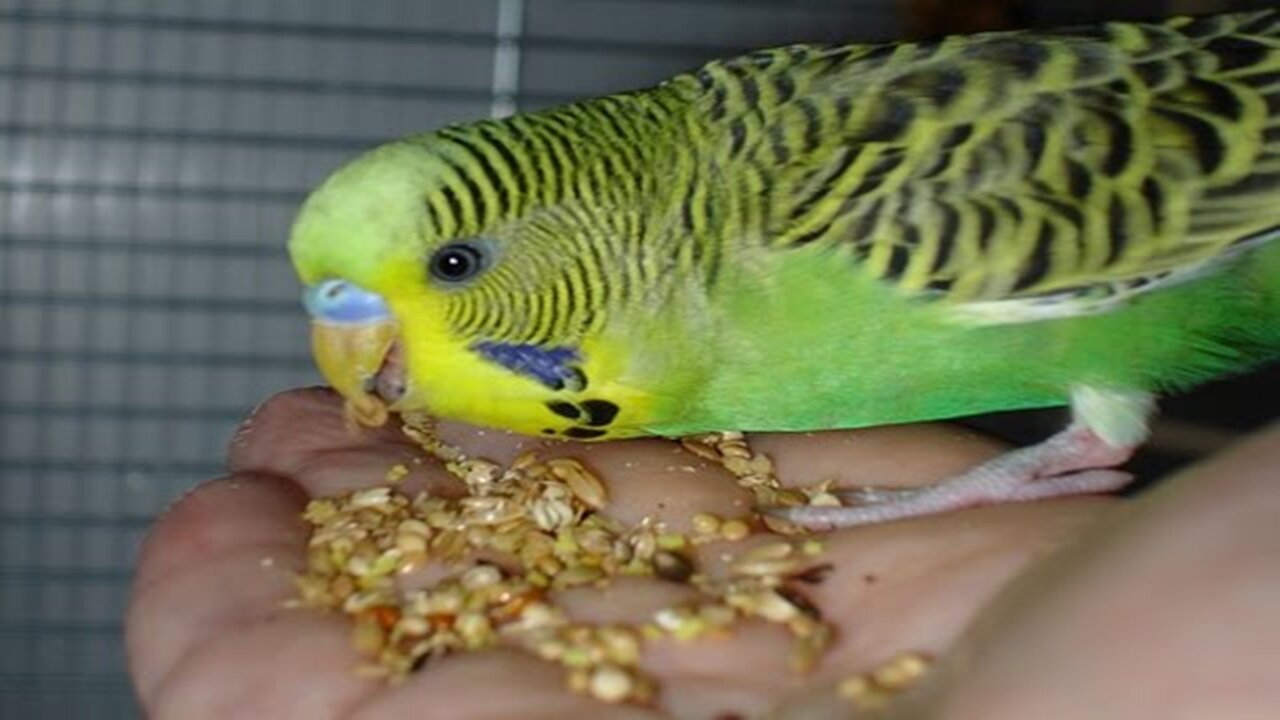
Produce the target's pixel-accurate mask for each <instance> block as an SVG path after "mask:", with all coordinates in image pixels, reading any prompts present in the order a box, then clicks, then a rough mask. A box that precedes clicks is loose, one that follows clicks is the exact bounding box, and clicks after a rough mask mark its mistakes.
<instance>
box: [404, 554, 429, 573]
mask: <svg viewBox="0 0 1280 720" xmlns="http://www.w3.org/2000/svg"><path fill="white" fill-rule="evenodd" d="M428 559H429V556H428V555H427V554H426V553H425V552H420V553H413V552H409V553H405V554H404V555H403V556H402V557H401V558H400V567H399V568H397V570H396V571H397V572H399V573H401V574H408V573H412V572H417V571H418V570H421V569H422V567H423V566H424V565H426V564H427V560H428Z"/></svg>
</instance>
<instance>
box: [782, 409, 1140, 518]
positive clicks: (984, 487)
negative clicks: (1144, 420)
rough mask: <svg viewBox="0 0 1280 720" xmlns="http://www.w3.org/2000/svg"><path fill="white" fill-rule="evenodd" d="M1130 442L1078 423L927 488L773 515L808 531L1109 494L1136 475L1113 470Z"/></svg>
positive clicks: (847, 494)
mask: <svg viewBox="0 0 1280 720" xmlns="http://www.w3.org/2000/svg"><path fill="white" fill-rule="evenodd" d="M1133 450H1134V448H1133V447H1132V446H1126V447H1114V446H1111V445H1108V444H1107V443H1106V442H1104V441H1103V440H1102V439H1101V438H1099V437H1098V436H1097V435H1095V434H1094V433H1093V432H1092V431H1090V430H1089V429H1088V428H1086V427H1083V426H1080V425H1073V426H1071V427H1069V428H1067V429H1066V430H1063V431H1062V432H1060V433H1058V434H1057V435H1054V436H1053V437H1051V438H1049V439H1048V440H1045V441H1044V442H1042V443H1040V444H1038V445H1032V446H1031V447H1026V448H1021V449H1019V450H1013V451H1011V452H1008V453H1005V454H1004V455H1001V456H999V457H996V458H993V459H991V460H989V461H987V462H985V463H983V464H981V465H979V466H977V467H975V468H973V469H972V470H969V471H968V472H965V473H963V474H961V475H957V476H955V477H952V478H949V479H947V480H944V481H943V482H940V483H938V484H936V485H929V486H926V487H921V488H879V487H870V488H868V487H863V488H855V489H852V490H845V491H840V492H838V493H837V496H838V497H840V499H841V500H842V501H844V502H846V503H850V504H848V505H845V506H842V507H819V506H809V507H786V508H771V509H770V510H768V512H769V513H770V514H772V515H775V516H777V517H780V518H782V519H785V520H788V521H790V522H792V523H795V524H797V525H800V526H802V527H805V528H808V529H810V530H827V529H832V528H840V527H852V526H855V525H869V524H871V523H879V522H887V521H889V520H901V519H903V518H910V517H919V516H922V515H934V514H937V513H943V512H948V511H950V510H959V509H961V508H967V507H974V506H977V505H999V504H1002V503H1010V502H1028V501H1031V500H1046V499H1049V498H1055V497H1064V496H1067V495H1081V494H1086V493H1102V492H1110V491H1113V490H1117V489H1119V488H1122V487H1124V486H1125V485H1127V484H1128V483H1129V482H1130V481H1132V480H1133V476H1131V475H1129V474H1128V473H1125V472H1121V471H1119V470H1114V469H1111V468H1113V467H1115V466H1116V465H1120V464H1121V463H1123V462H1125V461H1126V460H1128V459H1129V457H1130V456H1132V455H1133Z"/></svg>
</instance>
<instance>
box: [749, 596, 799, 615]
mask: <svg viewBox="0 0 1280 720" xmlns="http://www.w3.org/2000/svg"><path fill="white" fill-rule="evenodd" d="M747 609H749V610H750V611H751V612H752V613H754V614H756V615H759V616H760V617H762V618H764V619H765V620H768V621H769V622H776V623H784V622H787V621H788V620H791V619H792V618H794V617H796V615H798V614H799V612H800V611H799V610H798V609H797V608H796V606H795V605H792V604H791V603H790V602H789V601H787V599H786V598H784V597H782V596H781V595H779V594H778V593H776V592H774V591H772V590H766V591H764V592H761V593H759V594H757V595H754V596H752V597H751V600H750V603H749V604H748V607H747Z"/></svg>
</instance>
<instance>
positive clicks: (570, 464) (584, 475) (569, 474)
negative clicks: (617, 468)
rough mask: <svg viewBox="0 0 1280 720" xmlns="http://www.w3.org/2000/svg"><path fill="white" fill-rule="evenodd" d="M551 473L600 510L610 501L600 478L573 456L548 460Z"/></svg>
mask: <svg viewBox="0 0 1280 720" xmlns="http://www.w3.org/2000/svg"><path fill="white" fill-rule="evenodd" d="M547 466H548V467H549V468H551V474H552V475H554V476H555V477H556V478H558V479H560V480H562V481H564V484H565V485H568V486H569V491H570V492H572V493H573V495H574V497H576V498H578V499H579V500H581V501H582V503H583V504H584V505H586V506H587V507H589V508H591V509H593V510H599V509H600V508H602V507H604V505H605V503H606V502H607V501H608V494H607V492H606V491H605V488H604V484H603V483H601V482H600V479H599V478H597V477H596V476H595V475H593V474H591V471H589V470H587V469H586V468H585V467H583V465H582V463H580V462H578V461H577V460H574V459H572V458H552V459H551V460H548V461H547Z"/></svg>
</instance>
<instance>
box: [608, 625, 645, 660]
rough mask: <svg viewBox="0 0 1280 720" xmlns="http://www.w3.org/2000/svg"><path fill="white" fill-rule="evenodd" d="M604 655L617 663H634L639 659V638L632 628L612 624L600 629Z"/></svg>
mask: <svg viewBox="0 0 1280 720" xmlns="http://www.w3.org/2000/svg"><path fill="white" fill-rule="evenodd" d="M600 642H601V644H602V645H603V646H604V651H605V655H606V656H607V657H608V658H609V660H610V661H612V662H615V663H618V664H619V665H635V664H636V663H637V662H639V661H640V638H639V636H637V635H636V632H635V631H634V630H631V629H629V628H625V627H620V626H612V627H604V628H601V630H600Z"/></svg>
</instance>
